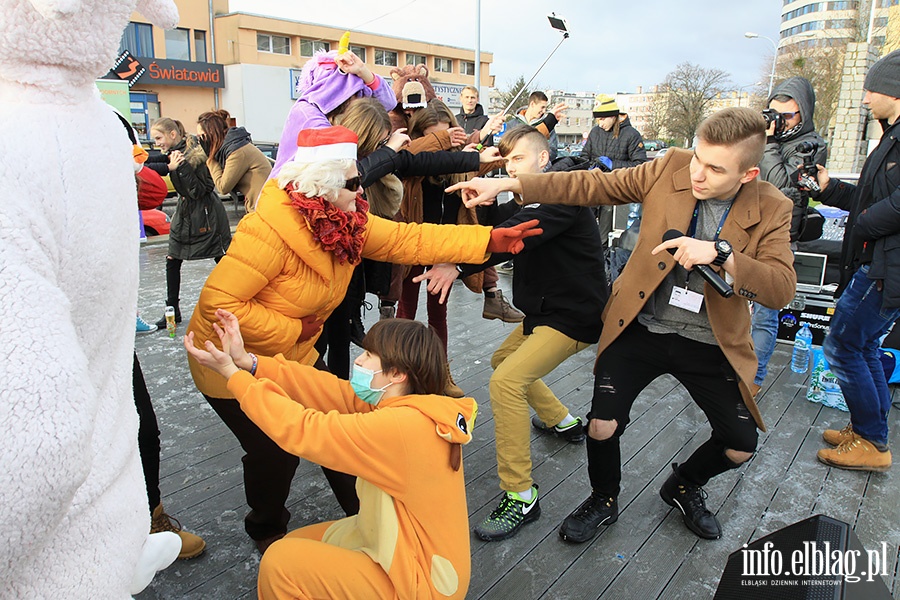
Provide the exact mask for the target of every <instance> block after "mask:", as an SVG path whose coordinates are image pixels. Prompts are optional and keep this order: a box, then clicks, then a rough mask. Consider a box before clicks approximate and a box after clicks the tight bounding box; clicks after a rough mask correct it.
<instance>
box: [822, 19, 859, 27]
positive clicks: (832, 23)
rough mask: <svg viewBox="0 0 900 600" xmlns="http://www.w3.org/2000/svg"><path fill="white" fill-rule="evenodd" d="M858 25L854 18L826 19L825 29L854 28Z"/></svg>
mask: <svg viewBox="0 0 900 600" xmlns="http://www.w3.org/2000/svg"><path fill="white" fill-rule="evenodd" d="M855 26H856V22H855V21H854V20H853V19H831V20H828V21H825V29H852V28H853V27H855Z"/></svg>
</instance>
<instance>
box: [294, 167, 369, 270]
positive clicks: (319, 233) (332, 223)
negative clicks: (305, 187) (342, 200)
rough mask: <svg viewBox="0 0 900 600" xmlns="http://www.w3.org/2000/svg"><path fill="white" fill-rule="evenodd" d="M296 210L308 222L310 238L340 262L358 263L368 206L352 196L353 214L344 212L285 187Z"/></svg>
mask: <svg viewBox="0 0 900 600" xmlns="http://www.w3.org/2000/svg"><path fill="white" fill-rule="evenodd" d="M285 191H286V192H287V194H288V197H289V198H290V199H291V206H293V207H294V208H296V209H297V210H298V211H299V212H300V214H301V215H303V218H305V219H306V221H307V223H309V227H310V229H311V230H312V234H313V237H314V238H315V239H316V241H318V242H319V243H320V244H322V247H323V248H325V249H326V250H328V251H329V252H331V253H332V254H334V256H335V257H336V258H337V259H338V260H339V261H340V262H341V264H343V263H345V262H348V261H349V262H350V264H351V265H355V264H358V263H359V261H360V260H361V258H362V247H363V232H364V231H365V228H366V222H367V221H368V220H369V204H368V202H366V201H365V200H364V199H363V197H362V196H357V197H356V212H345V211H343V210H341V209H339V208H338V207H336V206H335V205H334V204H332V203H331V202H328V201H327V200H325V199H323V198H307V197H306V196H304V195H303V194H301V193H300V192H297V191H295V190H294V186H293V185H291V184H288V187H287V188H286V189H285Z"/></svg>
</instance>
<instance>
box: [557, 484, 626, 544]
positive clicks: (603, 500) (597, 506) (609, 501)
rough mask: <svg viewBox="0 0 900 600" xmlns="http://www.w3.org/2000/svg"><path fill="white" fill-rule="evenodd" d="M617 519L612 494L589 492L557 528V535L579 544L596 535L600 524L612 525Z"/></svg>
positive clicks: (616, 505)
mask: <svg viewBox="0 0 900 600" xmlns="http://www.w3.org/2000/svg"><path fill="white" fill-rule="evenodd" d="M618 519H619V503H618V502H617V501H616V499H615V498H613V497H612V496H602V495H600V494H598V493H597V492H591V495H590V496H589V497H588V499H587V500H585V501H584V502H582V503H581V506H579V507H578V508H576V509H575V510H574V511H573V512H572V514H570V515H569V516H568V517H566V520H565V521H563V523H562V525H561V526H560V528H559V537H561V538H562V539H563V540H565V541H567V542H572V543H575V544H581V543H582V542H586V541H588V540H589V539H591V538H593V537H594V536H595V535H597V531H599V530H600V526H601V525H612V524H613V523H615V522H616V521H617V520H618Z"/></svg>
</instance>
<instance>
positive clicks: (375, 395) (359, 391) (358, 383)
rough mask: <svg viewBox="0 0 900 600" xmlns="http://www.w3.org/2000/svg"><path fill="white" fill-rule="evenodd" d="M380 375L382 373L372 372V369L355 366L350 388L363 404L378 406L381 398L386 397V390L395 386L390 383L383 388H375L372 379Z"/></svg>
mask: <svg viewBox="0 0 900 600" xmlns="http://www.w3.org/2000/svg"><path fill="white" fill-rule="evenodd" d="M378 373H381V371H372V370H371V369H367V368H365V367H361V366H359V365H357V364H356V363H354V364H353V372H352V373H351V375H350V386H351V387H353V392H354V393H355V394H356V395H357V396H359V398H360V400H362V401H363V402H366V403H368V404H372V405H376V404H378V403H379V402H381V397H382V396H384V390H386V389H388V388H389V387H391V385H393V384H392V383H388V384H387V385H386V386H384V387H383V388H373V387H372V378H373V377H375V375H376V374H378Z"/></svg>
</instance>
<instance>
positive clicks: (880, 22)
mask: <svg viewBox="0 0 900 600" xmlns="http://www.w3.org/2000/svg"><path fill="white" fill-rule="evenodd" d="M887 24H888V18H887V17H876V18H875V27H887Z"/></svg>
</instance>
